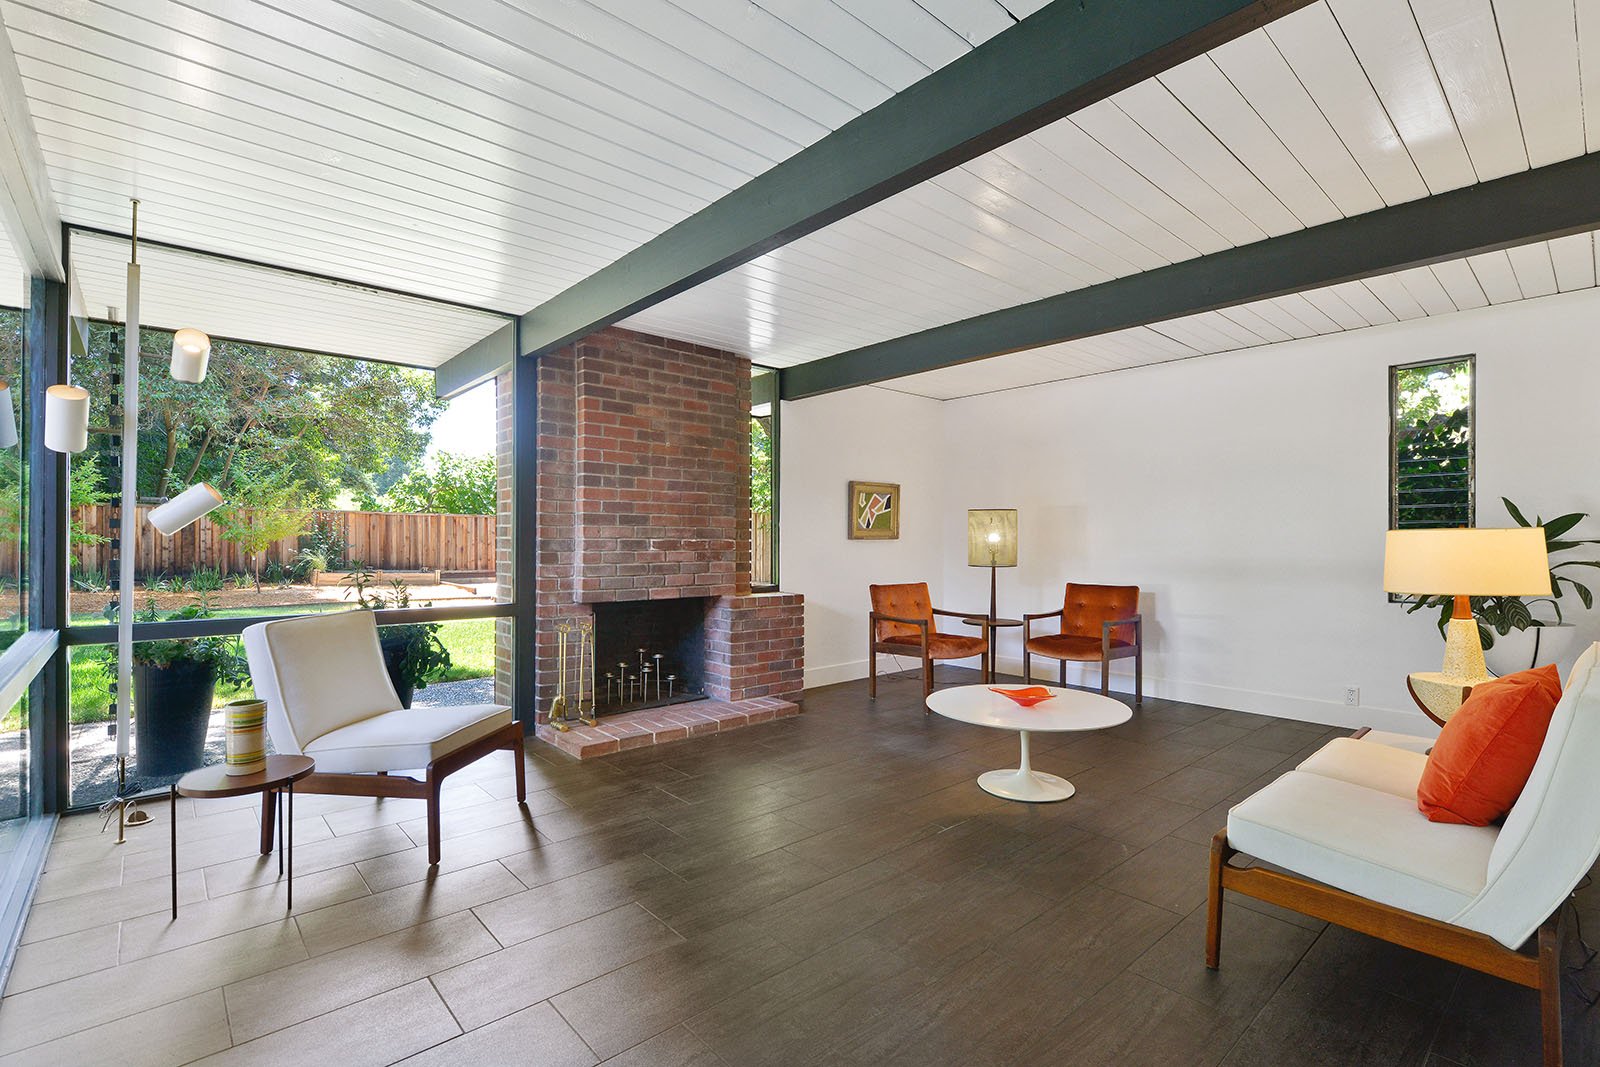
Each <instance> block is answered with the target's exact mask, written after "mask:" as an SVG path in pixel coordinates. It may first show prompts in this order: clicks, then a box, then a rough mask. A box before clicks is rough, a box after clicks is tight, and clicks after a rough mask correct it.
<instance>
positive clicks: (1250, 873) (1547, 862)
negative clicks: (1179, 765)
mask: <svg viewBox="0 0 1600 1067" xmlns="http://www.w3.org/2000/svg"><path fill="white" fill-rule="evenodd" d="M1597 662H1600V644H1597V645H1595V646H1593V647H1591V648H1590V649H1589V650H1588V651H1587V652H1585V653H1584V654H1583V656H1582V657H1580V658H1579V660H1578V662H1577V664H1576V665H1575V666H1574V667H1573V669H1572V674H1571V676H1570V677H1569V678H1568V679H1567V687H1566V690H1565V692H1564V693H1563V694H1562V697H1561V702H1560V703H1559V704H1558V705H1557V706H1556V710H1555V715H1554V717H1553V718H1552V719H1551V721H1550V729H1549V732H1548V733H1547V734H1546V735H1545V741H1544V747H1543V748H1541V749H1540V751H1539V758H1538V761H1537V762H1536V763H1535V764H1534V768H1533V774H1532V775H1531V776H1530V777H1529V779H1528V784H1527V786H1526V787H1525V788H1524V789H1523V791H1522V795H1521V797H1520V798H1519V799H1518V800H1517V803H1516V805H1515V806H1514V807H1513V808H1512V809H1511V813H1510V814H1509V815H1507V816H1506V819H1505V822H1504V824H1503V825H1501V826H1458V825H1454V824H1449V823H1435V822H1429V821H1428V818H1427V816H1425V815H1423V814H1422V813H1421V812H1420V811H1418V810H1417V781H1418V779H1419V778H1420V777H1421V776H1422V769H1423V767H1424V766H1426V765H1427V756H1425V755H1423V754H1422V753H1420V752H1416V751H1407V750H1406V749H1404V748H1401V747H1396V746H1394V745H1390V744H1384V743H1378V744H1374V743H1372V742H1370V741H1367V740H1356V739H1354V738H1338V739H1336V740H1334V741H1332V742H1329V744H1327V745H1326V746H1325V747H1323V748H1322V749H1320V750H1319V751H1318V752H1317V753H1316V754H1315V755H1313V756H1312V757H1311V758H1310V759H1308V760H1306V761H1305V762H1304V763H1302V764H1300V766H1299V767H1297V768H1296V769H1295V770H1292V771H1290V772H1288V773H1287V774H1285V775H1283V776H1282V777H1280V778H1278V780H1277V781H1275V782H1273V783H1272V784H1271V785H1269V786H1267V787H1266V788H1265V789H1262V790H1260V791H1259V792H1257V793H1255V794H1254V795H1253V796H1251V797H1250V798H1249V799H1247V800H1245V801H1243V802H1242V803H1240V804H1238V805H1235V806H1234V808H1233V809H1232V810H1231V811H1229V812H1228V825H1227V828H1226V829H1225V830H1222V831H1219V832H1218V833H1217V835H1216V837H1215V838H1214V839H1213V840H1212V843H1211V900H1210V910H1209V916H1208V918H1209V922H1208V924H1207V933H1206V965H1207V966H1208V967H1211V968H1213V969H1214V968H1216V967H1217V965H1218V962H1219V958H1220V953H1221V944H1222V895H1223V891H1224V890H1225V889H1231V890H1233V891H1234V892H1237V893H1243V894H1245V895H1246V896H1251V897H1255V898H1257V899H1259V900H1265V901H1269V902H1271V903H1273V904H1277V905H1280V906H1282V907H1286V908H1290V909H1292V910H1294V911H1298V912H1301V913H1303V914H1306V915H1311V916H1314V917H1316V918H1319V919H1324V920H1326V921H1328V922H1332V923H1337V924H1338V925H1340V926H1346V927H1349V928H1350V929H1352V930H1359V931H1361V932H1362V933H1365V934H1370V935H1372V936H1374V937H1379V938H1382V939H1384V940H1385V941H1390V942H1393V943H1395V944H1398V945H1404V946H1406V947H1407V948H1413V949H1416V950H1418V951H1420V952H1426V953H1428V954H1430V955H1433V956H1438V957H1440V958H1442V959H1447V960H1451V961H1453V962H1455V963H1459V964H1463V965H1465V966H1468V967H1472V968H1474V969H1476V970H1479V971H1483V972H1485V973H1487V974H1492V975H1495V976H1496V977H1499V978H1504V979H1507V980H1508V981H1512V982H1516V983H1518V984H1519V985H1524V986H1528V987H1530V988H1533V989H1537V990H1539V995H1540V1005H1541V1017H1542V1018H1541V1021H1542V1024H1543V1030H1544V1062H1545V1064H1546V1067H1560V1065H1561V1062H1562V1054H1561V948H1562V939H1563V936H1564V923H1563V921H1562V920H1563V919H1564V917H1565V916H1566V914H1567V913H1568V912H1569V911H1570V910H1571V909H1569V908H1567V907H1565V905H1566V903H1567V901H1568V900H1569V898H1570V897H1571V896H1572V892H1573V890H1574V889H1576V888H1577V886H1578V883H1579V882H1580V881H1582V879H1583V877H1584V875H1585V874H1587V873H1588V872H1589V870H1590V869H1591V868H1592V867H1593V866H1594V864H1595V860H1596V859H1597V858H1600V790H1597V789H1596V788H1595V786H1594V768H1595V767H1596V766H1597V765H1600V680H1597V679H1596V673H1597V672H1596V666H1597ZM1236 852H1242V853H1245V854H1248V855H1250V856H1254V857H1256V858H1257V859H1259V860H1263V861H1265V862H1267V863H1270V864H1272V865H1274V866H1276V867H1280V868H1283V869H1284V870H1285V871H1290V872H1293V873H1292V874H1291V873H1281V872H1279V871H1273V870H1267V869H1264V868H1260V867H1247V868H1241V867H1236V866H1233V865H1232V864H1230V863H1229V862H1228V861H1229V859H1230V858H1231V857H1232V856H1233V855H1234V854H1235V853H1236ZM1535 932H1537V934H1538V942H1537V945H1536V947H1535V950H1534V951H1532V952H1525V951H1523V950H1522V947H1523V945H1524V943H1526V942H1527V941H1528V939H1529V938H1530V937H1532V936H1533V935H1534V934H1535Z"/></svg>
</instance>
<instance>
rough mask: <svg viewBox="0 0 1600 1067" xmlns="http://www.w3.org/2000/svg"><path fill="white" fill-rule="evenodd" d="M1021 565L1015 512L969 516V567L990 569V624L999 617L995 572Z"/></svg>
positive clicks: (968, 514) (996, 512)
mask: <svg viewBox="0 0 1600 1067" xmlns="http://www.w3.org/2000/svg"><path fill="white" fill-rule="evenodd" d="M1016 565H1017V512H1016V509H1015V508H1002V509H998V510H995V509H990V510H983V511H968V512H967V566H969V567H988V568H989V621H990V622H991V623H992V622H994V621H995V619H996V618H998V617H999V616H998V615H996V613H995V572H996V570H997V569H998V568H1000V567H1015V566H1016Z"/></svg>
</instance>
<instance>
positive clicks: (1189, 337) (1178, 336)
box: [1146, 315, 1238, 354]
mask: <svg viewBox="0 0 1600 1067" xmlns="http://www.w3.org/2000/svg"><path fill="white" fill-rule="evenodd" d="M1146 328H1147V329H1148V330H1150V331H1151V332H1152V333H1158V334H1161V335H1163V336H1165V337H1170V338H1171V339H1173V340H1174V341H1178V342H1180V343H1182V344H1185V345H1188V346H1189V347H1190V348H1192V349H1194V350H1195V351H1196V352H1201V353H1206V354H1209V353H1213V352H1226V351H1228V350H1229V349H1232V348H1236V347H1238V345H1237V343H1236V342H1235V341H1234V339H1233V338H1232V337H1230V336H1229V335H1228V334H1226V333H1223V332H1222V331H1220V330H1217V329H1216V328H1214V327H1213V326H1211V325H1210V324H1209V323H1208V322H1206V321H1205V320H1204V319H1203V318H1201V317H1199V316H1196V315H1185V316H1183V317H1182V318H1178V319H1167V320H1165V321H1163V322H1153V323H1151V324H1150V325H1149V326H1148V327H1146Z"/></svg>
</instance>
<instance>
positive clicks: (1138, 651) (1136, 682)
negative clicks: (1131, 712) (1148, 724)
mask: <svg viewBox="0 0 1600 1067" xmlns="http://www.w3.org/2000/svg"><path fill="white" fill-rule="evenodd" d="M1133 702H1134V703H1135V704H1143V703H1144V642H1143V641H1140V642H1139V643H1138V644H1136V645H1134V646H1133Z"/></svg>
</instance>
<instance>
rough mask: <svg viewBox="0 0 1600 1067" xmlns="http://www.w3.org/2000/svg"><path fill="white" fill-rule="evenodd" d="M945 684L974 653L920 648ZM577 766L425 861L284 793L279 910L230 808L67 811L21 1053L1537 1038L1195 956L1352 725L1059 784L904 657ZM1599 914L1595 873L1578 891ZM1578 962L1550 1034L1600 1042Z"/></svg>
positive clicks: (1401, 1050) (1339, 981)
mask: <svg viewBox="0 0 1600 1067" xmlns="http://www.w3.org/2000/svg"><path fill="white" fill-rule="evenodd" d="M941 675H942V676H943V678H942V681H943V682H945V683H948V682H953V681H968V680H972V679H971V678H970V677H968V676H967V675H966V673H965V672H961V671H959V670H957V669H950V670H948V671H946V670H943V669H941ZM880 693H881V696H880V699H879V700H878V702H877V703H876V704H875V705H874V704H871V703H869V702H868V700H867V698H866V690H865V685H864V684H861V683H850V684H846V685H841V686H834V687H831V688H828V689H823V690H817V691H813V692H812V693H810V694H808V696H807V698H806V701H805V714H803V715H801V716H799V717H796V718H790V719H783V720H778V721H775V722H771V723H765V724H761V725H758V726H752V727H749V728H747V729H744V730H740V731H737V732H734V733H730V734H723V735H718V736H715V737H707V738H700V739H694V740H690V741H686V742H681V743H676V744H670V745H664V746H659V747H655V748H647V749H639V750H636V751H630V752H624V753H620V754H618V755H616V756H612V757H607V758H605V759H601V760H595V761H589V762H585V763H581V764H580V763H578V762H577V761H575V760H572V759H570V758H568V757H566V756H564V755H562V754H561V753H557V752H554V751H552V750H550V749H549V748H547V747H545V746H541V745H535V746H532V747H531V749H530V755H529V789H530V796H529V803H528V808H527V810H526V812H524V811H522V810H521V809H519V808H518V807H517V806H516V805H515V804H514V803H513V802H512V801H511V800H509V799H508V797H509V796H510V795H511V793H512V781H511V773H510V772H511V768H510V765H509V761H508V758H507V757H505V756H504V755H501V754H496V756H495V757H494V758H491V759H489V760H486V761H484V762H483V763H481V764H480V765H478V766H477V767H475V768H472V769H471V770H469V771H467V772H464V773H463V774H461V775H458V776H457V777H455V778H453V779H451V782H450V787H449V790H448V798H447V804H446V814H445V818H444V830H445V833H446V835H447V840H446V842H445V847H444V862H443V863H442V864H441V865H440V866H439V868H438V869H437V871H435V872H433V873H432V874H430V872H429V870H428V867H427V864H426V859H425V852H424V849H423V848H422V847H420V843H421V842H422V840H423V834H424V831H423V824H422V814H423V813H422V808H421V805H420V804H419V803H417V802H412V801H393V800H391V801H383V802H376V801H372V800H363V799H359V798H334V797H301V798H300V799H299V801H298V802H297V804H296V815H297V829H296V835H297V836H296V845H297V848H296V874H297V877H296V881H295V902H296V907H295V911H294V914H293V915H285V913H284V910H283V896H282V887H281V885H280V884H279V883H278V875H277V862H276V860H275V859H263V858H262V857H259V856H258V855H256V853H255V842H256V835H255V827H256V818H257V814H256V811H255V808H254V806H253V805H251V804H249V803H248V802H246V801H233V802H226V801H217V802H204V803H193V802H184V803H183V804H182V805H181V806H180V809H179V813H178V814H179V820H180V821H179V826H180V840H181V844H180V849H179V858H180V866H181V875H180V882H179V889H180V893H181V897H182V901H183V910H182V913H181V915H180V917H179V919H178V921H177V922H176V923H172V922H170V921H169V920H168V915H167V912H166V909H167V906H168V882H167V864H168V854H167V845H166V842H167V825H166V823H165V813H164V812H163V813H162V815H163V819H162V821H161V822H158V823H157V824H156V825H155V826H154V827H153V828H151V829H150V830H146V831H141V832H139V835H138V836H136V837H135V838H134V839H133V840H131V841H130V842H129V843H128V844H127V845H124V846H121V847H120V848H119V847H117V846H115V845H113V844H112V843H111V839H110V837H109V836H108V835H102V834H100V833H99V832H98V830H99V825H100V824H99V820H98V819H97V818H94V817H92V816H84V817H75V818H72V819H68V820H66V821H65V822H64V823H63V824H62V826H61V829H60V832H59V834H58V837H57V841H56V843H55V846H54V849H53V851H52V853H51V857H50V864H49V868H48V870H47V872H46V874H45V875H44V879H43V882H42V884H41V885H40V887H39V894H38V899H37V901H36V903H35V904H34V907H33V911H32V914H31V917H30V920H29V923H28V926H27V930H26V933H25V935H24V937H25V943H24V945H23V947H22V949H21V951H20V952H19V955H18V958H17V962H16V967H15V970H14V972H13V974H12V977H11V980H10V984H9V987H8V988H7V989H6V990H5V994H6V995H5V997H4V999H3V1001H0V1067H13V1065H18V1064H50V1065H60V1064H90V1063H100V1062H116V1063H118V1064H121V1065H125V1067H139V1065H150V1067H156V1065H176V1064H186V1063H205V1064H250V1063H262V1064H267V1063H271V1064H279V1063H298V1064H338V1065H339V1067H360V1065H365V1064H373V1065H379V1064H390V1063H397V1062H404V1063H406V1064H410V1065H418V1064H430V1065H431V1064H452V1065H458V1064H508V1063H519V1064H520V1063H525V1064H550V1065H565V1064H585V1065H586V1064H594V1063H597V1062H602V1061H603V1062H605V1063H607V1064H612V1065H628V1067H673V1065H707V1067H709V1065H718V1064H724V1065H734V1067H744V1065H766V1064H771V1065H787V1064H811V1063H821V1064H857V1063H872V1064H908V1065H910V1064H915V1065H928V1064H962V1065H973V1064H979V1065H981V1064H1013V1063H1021V1062H1036V1063H1063V1064H1065V1063H1070V1064H1086V1065H1098V1064H1119V1065H1128V1064H1136V1065H1138V1064H1163V1065H1187V1064H1226V1065H1230V1067H1242V1065H1256V1064H1263V1065H1264V1064H1274V1065H1281V1064H1328V1065H1334V1064H1337V1065H1339V1067H1350V1065H1357V1064H1415V1065H1419V1067H1468V1065H1480V1067H1481V1065H1494V1067H1500V1065H1518V1064H1534V1063H1537V1062H1538V1054H1537V1050H1538V1040H1537V1037H1538V1028H1537V1011H1536V1008H1537V1001H1536V998H1535V997H1534V995H1533V994H1531V993H1530V992H1528V991H1526V990H1519V989H1515V988H1512V987H1511V986H1508V985H1506V984H1504V983H1500V982H1496V981H1494V980H1492V979H1487V978H1482V977H1480V976H1477V975H1474V974H1471V973H1468V972H1466V971H1463V970H1462V969H1460V968H1458V967H1454V966H1450V965H1447V964H1443V963H1439V962H1437V961H1434V960H1430V959H1427V958H1425V957H1422V956H1419V955H1416V954H1413V953H1409V952H1406V951H1403V950H1400V949H1395V948H1391V947H1388V946H1386V945H1383V944H1380V943H1378V942H1375V941H1372V940H1370V939H1368V938H1364V937H1361V936H1359V935H1355V934H1350V933H1347V932H1344V931H1341V930H1338V929H1332V928H1327V927H1324V926H1323V925H1322V924H1320V923H1316V922H1313V921H1310V920H1307V919H1304V918H1302V917H1299V916H1295V915H1291V914H1289V913H1286V912H1282V911H1278V910H1276V909H1273V908H1271V907H1270V906H1266V905H1258V904H1255V903H1253V902H1252V903H1241V904H1231V905H1230V906H1229V907H1230V911H1229V915H1228V919H1227V926H1226V930H1227V940H1226V942H1225V944H1224V960H1223V969H1222V970H1221V971H1220V972H1219V973H1211V972H1208V971H1206V970H1205V968H1204V966H1203V964H1202V960H1201V932H1202V924H1203V919H1204V900H1205V868H1206V842H1207V841H1208V839H1209V838H1210V836H1211V834H1212V832H1213V831H1214V830H1216V829H1217V828H1218V827H1219V826H1220V825H1221V823H1222V820H1223V817H1224V812H1225V810H1226V808H1227V805H1228V804H1229V803H1230V802H1231V801H1234V800H1236V799H1238V798H1239V797H1242V796H1244V795H1245V794H1247V793H1249V792H1250V791H1251V790H1253V789H1255V788H1257V787H1259V786H1260V785H1262V784H1264V783H1265V782H1267V781H1269V780H1270V779H1271V778H1272V777H1273V776H1275V775H1277V774H1279V773H1281V772H1282V771H1283V770H1284V769H1285V768H1287V767H1290V766H1292V765H1294V763H1296V762H1297V761H1298V760H1300V759H1302V758H1303V757H1304V756H1305V755H1306V754H1307V753H1308V752H1309V751H1311V750H1312V749H1314V748H1315V747H1316V746H1318V745H1319V744H1321V743H1322V742H1323V740H1324V739H1325V738H1326V737H1329V736H1333V735H1334V734H1337V733H1339V732H1342V731H1329V730H1324V729H1323V728H1321V727H1318V726H1312V725H1307V724H1303V723H1296V722H1288V721H1280V720H1274V719H1270V718H1264V717H1259V716H1251V715H1244V714H1240V713H1237V712H1227V711H1217V710H1216V709H1212V708H1203V707H1196V706H1193V705H1186V704H1177V703H1172V702H1166V701H1157V700H1149V701H1147V702H1146V705H1145V708H1144V709H1143V711H1142V712H1140V713H1138V714H1136V715H1135V717H1134V719H1133V721H1132V722H1130V723H1128V724H1126V725H1124V726H1122V727H1118V728H1117V729H1115V730H1109V731H1104V732H1102V733H1097V734H1087V735H1081V736H1062V737H1040V738H1039V739H1038V740H1037V741H1036V743H1035V757H1034V758H1035V763H1036V765H1037V766H1039V767H1040V768H1041V769H1044V770H1049V771H1053V772H1055V773H1059V774H1064V775H1067V776H1069V777H1070V778H1071V779H1072V780H1073V781H1074V782H1075V783H1076V784H1077V786H1078V795H1077V796H1076V797H1074V798H1073V799H1071V800H1069V801H1067V802H1065V803H1062V804H1055V805H1044V806H1026V805H1020V804H1012V803H1008V802H1005V801H1001V800H997V799H995V798H993V797H990V796H988V795H987V794H985V793H983V792H981V791H980V790H979V789H978V788H977V787H976V785H975V784H974V781H973V779H974V778H975V777H976V775H977V774H978V773H979V772H981V771H984V770H989V769H992V768H994V767H999V766H1007V765H1011V764H1012V763H1014V760H1015V756H1016V743H1015V739H1014V737H1013V736H1012V735H1001V734H998V733H995V732H991V731H987V730H983V729H980V728H977V727H972V726H966V725H962V724H958V723H953V722H949V721H946V720H943V719H939V718H937V717H927V716H924V715H923V714H922V712H921V710H920V703H921V702H920V686H919V685H918V683H917V682H916V681H915V680H913V679H910V678H896V679H893V680H891V681H888V682H887V683H885V684H884V685H883V687H882V688H881V690H880ZM1581 904H1582V909H1583V912H1584V914H1585V915H1586V916H1587V918H1588V919H1589V921H1590V926H1591V928H1592V929H1596V930H1600V893H1597V892H1596V891H1595V890H1592V889H1590V890H1586V891H1585V892H1584V893H1583V894H1582V895H1581ZM1597 985H1600V964H1597V965H1596V966H1595V967H1593V968H1591V969H1590V970H1589V971H1588V972H1587V973H1584V974H1581V975H1577V976H1575V977H1574V979H1573V980H1572V982H1571V984H1570V989H1569V992H1570V994H1571V995H1570V996H1569V998H1568V999H1569V1007H1568V1027H1567V1031H1568V1033H1567V1048H1568V1062H1569V1063H1572V1064H1585V1063H1594V1062H1597V1059H1600V1023H1597V1012H1595V1011H1593V1010H1586V1009H1585V1005H1584V1002H1583V1000H1582V999H1581V997H1580V990H1581V989H1582V988H1587V989H1591V990H1592V989H1594V988H1595V987H1596V986H1597Z"/></svg>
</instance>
